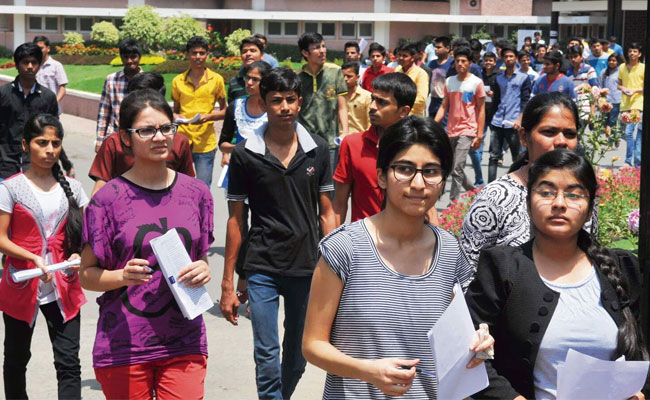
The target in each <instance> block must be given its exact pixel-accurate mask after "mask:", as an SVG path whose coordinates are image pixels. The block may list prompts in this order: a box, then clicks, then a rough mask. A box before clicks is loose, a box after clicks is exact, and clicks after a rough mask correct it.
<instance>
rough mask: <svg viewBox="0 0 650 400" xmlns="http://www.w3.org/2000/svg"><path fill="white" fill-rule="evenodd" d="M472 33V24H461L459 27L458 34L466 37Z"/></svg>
mask: <svg viewBox="0 0 650 400" xmlns="http://www.w3.org/2000/svg"><path fill="white" fill-rule="evenodd" d="M472 33H474V27H473V26H472V25H462V26H461V27H460V35H461V36H462V37H465V38H468V37H470V36H472Z"/></svg>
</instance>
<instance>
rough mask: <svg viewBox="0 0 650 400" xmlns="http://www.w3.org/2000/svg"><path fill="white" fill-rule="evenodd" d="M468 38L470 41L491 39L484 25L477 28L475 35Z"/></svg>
mask: <svg viewBox="0 0 650 400" xmlns="http://www.w3.org/2000/svg"><path fill="white" fill-rule="evenodd" d="M469 38H470V39H488V40H489V39H490V38H491V36H490V34H489V33H488V31H487V28H486V27H485V25H483V26H481V27H480V28H478V30H477V31H476V32H475V33H473V34H472V35H471V36H470V37H469Z"/></svg>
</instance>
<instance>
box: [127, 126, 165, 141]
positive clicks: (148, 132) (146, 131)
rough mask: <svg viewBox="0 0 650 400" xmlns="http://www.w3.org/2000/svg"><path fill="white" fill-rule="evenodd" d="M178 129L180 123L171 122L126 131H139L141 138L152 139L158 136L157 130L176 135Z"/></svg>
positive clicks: (163, 133)
mask: <svg viewBox="0 0 650 400" xmlns="http://www.w3.org/2000/svg"><path fill="white" fill-rule="evenodd" d="M177 130H178V125H176V124H169V125H161V126H159V127H157V128H156V127H155V126H147V127H145V128H138V129H133V128H129V129H127V130H126V131H127V132H131V133H137V134H138V136H140V138H141V139H151V138H152V137H154V136H156V132H160V133H162V135H163V136H174V134H175V133H176V131H177Z"/></svg>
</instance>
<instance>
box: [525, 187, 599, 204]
mask: <svg viewBox="0 0 650 400" xmlns="http://www.w3.org/2000/svg"><path fill="white" fill-rule="evenodd" d="M533 192H535V193H537V195H538V196H539V197H541V198H542V199H543V200H545V201H553V200H555V199H557V196H558V195H559V194H560V193H562V195H563V196H564V200H566V201H567V202H569V203H580V202H582V201H583V200H584V199H588V198H589V196H588V195H586V194H583V193H574V192H565V191H564V190H551V189H543V188H537V189H533Z"/></svg>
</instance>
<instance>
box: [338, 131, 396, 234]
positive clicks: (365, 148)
mask: <svg viewBox="0 0 650 400" xmlns="http://www.w3.org/2000/svg"><path fill="white" fill-rule="evenodd" d="M378 142H379V138H378V136H377V131H376V130H375V127H374V126H371V127H370V129H368V130H367V131H365V132H358V133H353V134H351V135H348V136H346V137H345V138H344V139H343V142H342V143H341V148H340V158H339V163H338V165H337V166H336V171H335V172H334V180H335V181H337V182H340V183H349V184H352V222H354V221H357V220H359V219H363V218H366V217H370V216H372V215H375V214H377V213H378V212H379V211H381V203H382V201H383V200H384V196H383V195H382V193H381V191H380V190H379V182H377V143H378Z"/></svg>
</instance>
